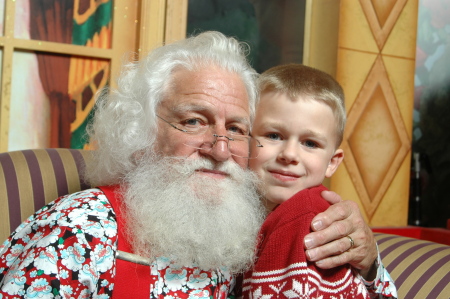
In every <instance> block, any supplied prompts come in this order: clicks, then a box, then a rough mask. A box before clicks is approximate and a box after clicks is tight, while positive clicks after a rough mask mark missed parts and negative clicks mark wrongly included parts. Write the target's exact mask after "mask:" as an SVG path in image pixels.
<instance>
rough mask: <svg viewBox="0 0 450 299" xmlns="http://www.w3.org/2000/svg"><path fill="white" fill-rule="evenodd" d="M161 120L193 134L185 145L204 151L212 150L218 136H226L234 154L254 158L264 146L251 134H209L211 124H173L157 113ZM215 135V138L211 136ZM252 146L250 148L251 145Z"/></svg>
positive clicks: (229, 147)
mask: <svg viewBox="0 0 450 299" xmlns="http://www.w3.org/2000/svg"><path fill="white" fill-rule="evenodd" d="M156 116H157V117H158V118H159V119H160V120H162V121H163V122H165V123H166V124H169V125H170V126H171V127H172V128H174V129H177V130H178V131H181V132H183V133H186V134H189V135H191V137H190V138H189V139H188V140H187V141H185V142H184V144H185V145H187V146H189V147H193V148H196V149H201V150H204V151H207V152H208V151H211V150H212V149H213V148H214V146H215V145H216V143H217V138H225V140H226V141H227V144H228V150H229V151H230V153H231V154H232V155H233V156H237V157H241V158H246V159H254V158H257V157H258V154H259V149H260V148H261V147H263V146H262V145H261V143H260V142H259V141H258V140H257V139H255V138H253V137H252V136H249V135H242V134H239V133H236V134H234V133H233V132H228V133H227V135H217V134H215V133H213V134H211V136H208V135H207V134H206V132H208V131H209V129H210V128H211V127H210V126H192V127H184V126H183V125H182V124H177V125H175V124H173V123H171V122H169V121H167V120H165V119H164V118H162V117H161V116H159V115H156ZM211 137H213V138H211ZM251 145H254V146H252V148H251V150H250V146H251Z"/></svg>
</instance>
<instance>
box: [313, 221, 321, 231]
mask: <svg viewBox="0 0 450 299" xmlns="http://www.w3.org/2000/svg"><path fill="white" fill-rule="evenodd" d="M312 226H313V228H314V230H319V229H321V228H322V221H321V220H317V221H314V222H313V224H312Z"/></svg>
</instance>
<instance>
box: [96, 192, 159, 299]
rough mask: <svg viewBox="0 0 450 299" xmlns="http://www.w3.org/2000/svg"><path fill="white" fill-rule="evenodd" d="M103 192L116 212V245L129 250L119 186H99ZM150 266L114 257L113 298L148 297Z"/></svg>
mask: <svg viewBox="0 0 450 299" xmlns="http://www.w3.org/2000/svg"><path fill="white" fill-rule="evenodd" d="M99 188H100V189H101V190H102V191H103V193H105V195H106V197H107V198H108V200H109V202H110V203H111V205H112V207H113V209H114V212H115V213H116V221H117V232H118V246H117V249H118V250H120V251H125V252H130V253H132V251H131V246H130V245H129V244H128V242H127V239H126V238H125V236H124V232H125V225H126V223H125V221H124V219H122V217H121V216H122V215H121V211H120V200H121V195H120V193H119V192H118V190H119V186H118V185H114V186H102V187H99ZM150 283H151V277H150V267H149V266H144V265H139V264H135V263H132V262H127V261H124V260H120V259H116V276H115V279H114V289H113V295H112V298H113V299H123V298H137V299H140V298H145V299H148V298H150Z"/></svg>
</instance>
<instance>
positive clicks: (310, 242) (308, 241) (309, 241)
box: [305, 237, 314, 249]
mask: <svg viewBox="0 0 450 299" xmlns="http://www.w3.org/2000/svg"><path fill="white" fill-rule="evenodd" d="M313 246H314V242H313V239H312V238H309V237H306V238H305V247H306V248H308V249H309V248H312V247H313Z"/></svg>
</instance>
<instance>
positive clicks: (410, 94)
mask: <svg viewBox="0 0 450 299" xmlns="http://www.w3.org/2000/svg"><path fill="white" fill-rule="evenodd" d="M382 58H383V61H384V65H385V67H386V71H387V73H388V76H389V81H390V82H391V87H392V90H393V91H394V94H395V97H396V99H397V105H398V107H399V110H400V114H401V116H402V118H403V122H404V124H405V128H406V130H407V133H408V137H409V138H410V139H411V138H412V124H413V119H412V118H413V113H412V111H413V107H414V72H415V61H414V60H411V59H404V58H397V57H389V56H383V57H382Z"/></svg>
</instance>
